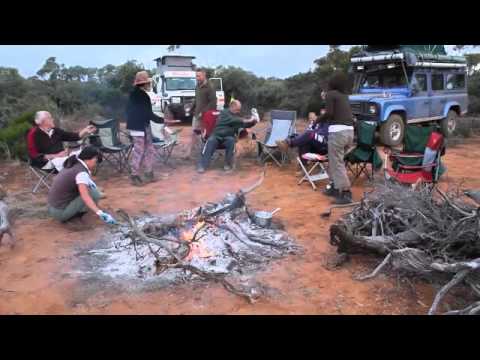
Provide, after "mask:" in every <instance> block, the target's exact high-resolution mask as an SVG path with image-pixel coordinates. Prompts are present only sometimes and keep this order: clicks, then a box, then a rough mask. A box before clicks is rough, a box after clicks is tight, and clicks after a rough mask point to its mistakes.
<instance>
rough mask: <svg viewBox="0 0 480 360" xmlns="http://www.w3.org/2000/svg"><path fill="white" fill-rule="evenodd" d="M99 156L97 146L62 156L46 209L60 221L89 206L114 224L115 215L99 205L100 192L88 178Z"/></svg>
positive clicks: (71, 217)
mask: <svg viewBox="0 0 480 360" xmlns="http://www.w3.org/2000/svg"><path fill="white" fill-rule="evenodd" d="M99 159H101V154H100V152H99V151H98V149H97V148H95V147H93V146H87V147H86V148H84V149H83V150H82V151H81V152H80V154H78V157H77V155H72V156H70V157H69V158H68V159H67V160H65V163H64V165H63V166H64V168H63V170H62V171H60V173H59V174H58V175H57V176H55V179H54V180H53V184H52V187H51V188H50V191H49V193H48V212H49V214H50V215H51V216H52V217H53V218H54V219H56V220H58V221H61V222H66V221H69V220H71V219H73V218H76V217H80V216H82V215H83V214H85V213H86V212H87V211H88V209H90V210H91V211H93V212H94V213H95V214H97V216H98V217H100V219H101V220H102V221H103V222H105V223H107V224H115V223H116V221H115V219H114V218H113V217H112V216H111V215H110V214H108V213H106V212H104V211H102V210H101V209H100V208H99V207H98V205H97V204H98V201H99V200H100V198H101V194H100V192H99V191H98V189H97V185H96V184H95V183H94V182H93V180H92V178H91V173H92V171H94V170H95V167H96V166H97V163H98V161H99Z"/></svg>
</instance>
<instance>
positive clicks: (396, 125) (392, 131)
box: [380, 114, 405, 146]
mask: <svg viewBox="0 0 480 360" xmlns="http://www.w3.org/2000/svg"><path fill="white" fill-rule="evenodd" d="M404 134H405V123H404V122H403V118H402V117H401V116H400V115H398V114H392V115H390V116H389V117H388V120H387V121H385V122H384V123H383V124H382V125H381V126H380V141H381V142H382V143H383V144H384V145H387V146H397V145H400V144H401V143H402V141H403V136H404Z"/></svg>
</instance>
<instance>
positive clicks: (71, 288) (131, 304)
mask: <svg viewBox="0 0 480 360" xmlns="http://www.w3.org/2000/svg"><path fill="white" fill-rule="evenodd" d="M187 130H188V128H186V129H184V131H183V133H182V144H181V146H179V147H177V149H176V151H175V153H176V154H175V156H174V159H173V161H172V163H173V164H175V165H176V169H175V170H172V169H169V168H165V167H163V166H160V165H159V166H158V171H168V172H170V173H171V175H170V177H169V178H168V179H167V180H162V181H159V182H157V183H155V184H150V185H148V186H145V187H143V188H141V189H138V188H134V187H133V186H131V185H130V184H129V181H128V178H127V177H126V175H121V176H119V175H111V176H107V174H105V173H102V172H100V173H99V175H98V177H97V183H98V185H99V186H101V187H102V188H103V189H104V191H105V193H106V194H107V199H104V200H102V204H103V206H104V207H107V208H110V209H112V210H114V209H118V208H122V209H125V210H127V211H128V212H130V213H131V214H140V213H141V212H142V211H144V210H147V211H149V212H150V213H169V212H177V211H181V210H184V209H186V208H191V207H195V206H198V205H200V204H202V203H204V202H207V201H216V200H219V199H221V198H222V197H223V196H224V195H225V193H226V192H234V191H237V190H238V189H239V188H241V187H243V186H246V185H249V184H251V183H252V182H254V181H255V180H256V179H257V177H258V175H259V174H260V171H261V168H260V167H259V166H258V165H257V164H256V162H255V161H254V160H253V159H251V158H248V156H247V157H244V156H241V157H242V158H241V160H240V163H239V167H238V169H237V170H236V171H235V172H234V173H233V174H228V175H227V174H224V173H223V171H222V170H221V163H217V164H215V165H214V168H213V169H212V170H210V171H208V172H207V173H205V174H203V175H201V176H200V175H198V174H197V173H196V172H195V171H194V166H193V165H192V163H191V162H186V161H183V160H181V159H179V157H180V156H181V155H183V153H185V151H186V148H185V146H186V145H185V144H186V142H188V131H187ZM479 144H480V138H479V137H474V138H470V139H468V140H465V142H464V143H463V144H461V145H459V146H456V147H455V148H452V149H449V150H448V151H447V155H446V156H445V158H444V159H445V162H446V164H447V166H448V176H446V177H445V178H444V179H443V181H442V184H443V186H446V185H448V184H449V183H454V182H459V181H462V180H463V181H465V184H464V186H466V187H476V188H480V158H479V156H478V154H479V152H478V145H479ZM253 146H254V144H252V143H249V142H248V141H244V142H243V143H242V144H241V146H240V148H241V151H240V152H241V153H242V154H243V155H248V153H249V152H252V151H253V149H254V147H253ZM0 175H1V176H2V177H1V179H2V180H1V181H2V185H3V186H4V187H5V188H6V189H7V190H8V191H9V192H10V194H12V193H16V192H19V191H22V190H25V189H29V186H30V185H29V184H30V183H29V181H28V178H27V176H26V171H25V167H24V166H22V165H18V164H15V163H10V164H5V163H3V164H1V165H0ZM297 181H298V178H297V177H296V176H295V165H294V164H292V165H290V166H288V167H285V168H283V169H279V168H277V167H276V166H272V165H270V166H268V170H267V176H266V179H265V182H264V184H263V185H262V187H261V188H259V189H258V190H256V191H255V192H254V193H252V194H251V195H249V196H248V201H249V203H250V204H251V205H253V206H254V207H256V208H263V209H274V208H276V207H281V208H282V211H280V212H279V213H278V214H277V215H276V216H277V217H278V218H279V219H280V220H281V221H282V222H283V224H284V225H285V229H286V230H287V231H288V232H289V233H290V234H291V235H293V236H294V237H295V238H296V239H297V242H298V243H299V244H301V245H302V246H303V247H304V248H305V250H306V252H305V254H304V255H301V256H291V257H289V258H286V259H283V260H280V261H277V262H275V263H273V264H272V265H271V266H270V267H269V270H267V271H265V272H262V273H259V274H258V275H257V279H258V280H259V281H261V282H262V283H263V284H265V285H267V286H268V287H270V288H272V289H273V291H271V292H270V293H269V295H268V296H267V297H265V298H262V299H261V300H260V301H259V302H257V303H255V304H253V305H252V304H248V303H246V302H245V301H244V300H243V299H241V298H238V297H236V296H235V295H233V294H231V293H228V292H227V291H225V290H224V289H223V288H222V287H221V286H219V285H217V284H212V283H198V284H197V283H195V284H184V285H180V286H176V287H169V288H166V289H161V290H150V291H124V290H122V291H114V290H112V289H111V288H108V289H107V288H103V287H102V286H99V285H98V284H95V283H88V282H85V281H82V280H79V278H78V276H76V275H75V271H76V269H77V263H78V256H77V254H78V252H79V251H80V250H81V249H83V248H85V247H86V246H89V245H92V244H93V243H94V242H96V241H97V240H98V239H100V238H101V236H102V233H103V232H104V230H105V227H104V225H103V224H102V223H101V222H100V221H99V220H98V219H96V217H95V215H90V214H89V215H87V223H88V224H90V225H91V229H88V230H87V231H82V232H78V231H77V232H76V231H72V230H71V229H70V228H68V227H66V226H65V225H62V224H59V223H56V222H55V221H53V220H50V219H48V218H46V217H44V216H43V217H40V218H38V217H34V218H26V217H20V218H18V219H17V220H16V221H15V224H14V231H15V233H16V235H17V237H18V244H17V246H16V248H14V249H13V250H9V249H8V248H6V247H0V314H425V313H426V311H427V310H428V306H429V305H430V304H431V302H432V300H433V296H434V294H435V289H434V288H432V286H430V285H429V284H425V283H421V282H415V283H406V282H401V281H397V279H396V278H392V277H388V276H386V275H380V276H378V277H377V278H376V279H373V280H370V281H367V282H358V281H355V280H353V279H352V276H353V275H355V274H359V273H365V272H368V271H370V270H371V269H373V267H374V266H375V265H376V264H377V263H378V261H380V259H373V258H368V257H363V256H354V257H353V258H352V259H351V260H350V261H349V262H348V263H346V264H345V265H344V266H342V267H341V268H338V269H336V270H333V271H332V270H327V269H326V268H325V267H324V264H325V261H326V259H329V258H331V257H332V256H333V255H334V254H335V249H334V248H333V247H332V246H331V245H330V244H329V239H328V229H329V226H330V224H332V223H333V222H334V221H335V219H337V218H338V217H339V216H340V214H341V211H338V212H336V213H334V215H333V216H332V217H331V218H330V219H322V218H320V216H319V214H320V212H322V211H323V210H324V209H326V208H327V207H328V206H329V203H330V200H329V199H328V198H326V197H325V196H323V195H322V194H321V193H320V192H314V191H313V190H312V188H311V187H310V186H309V185H308V184H306V183H304V184H302V185H301V186H298V185H297ZM365 186H366V184H365V182H364V181H363V180H360V181H358V182H357V183H356V184H355V185H354V188H353V192H354V198H355V199H359V198H361V195H362V192H363V191H364V190H365ZM22 196H23V198H28V199H30V198H31V199H34V201H36V202H37V203H41V202H43V201H45V195H36V196H33V195H29V194H23V195H22Z"/></svg>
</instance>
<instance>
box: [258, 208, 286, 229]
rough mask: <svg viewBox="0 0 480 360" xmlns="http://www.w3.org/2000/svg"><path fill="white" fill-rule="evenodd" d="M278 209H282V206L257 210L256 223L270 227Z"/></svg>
mask: <svg viewBox="0 0 480 360" xmlns="http://www.w3.org/2000/svg"><path fill="white" fill-rule="evenodd" d="M277 211H280V208H278V209H275V210H273V211H272V212H269V211H256V212H255V223H256V224H257V225H259V226H261V227H270V225H271V224H272V217H273V214H275V213H276V212H277Z"/></svg>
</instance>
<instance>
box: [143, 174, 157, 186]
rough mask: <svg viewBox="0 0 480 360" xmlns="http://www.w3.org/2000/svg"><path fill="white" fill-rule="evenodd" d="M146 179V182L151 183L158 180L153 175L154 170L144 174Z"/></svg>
mask: <svg viewBox="0 0 480 360" xmlns="http://www.w3.org/2000/svg"><path fill="white" fill-rule="evenodd" d="M144 181H145V183H146V184H150V183H154V182H156V181H158V179H157V178H156V177H155V176H154V175H153V171H152V172H148V173H145V174H144Z"/></svg>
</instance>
